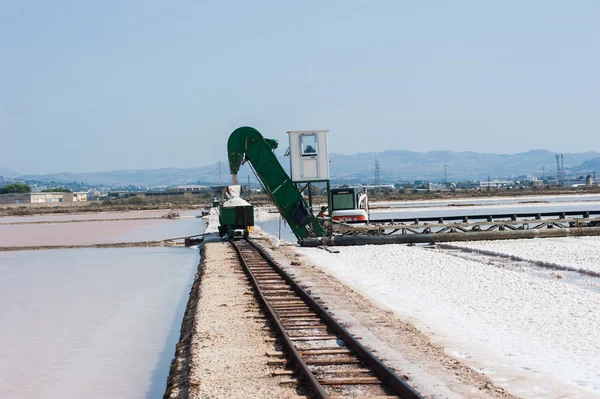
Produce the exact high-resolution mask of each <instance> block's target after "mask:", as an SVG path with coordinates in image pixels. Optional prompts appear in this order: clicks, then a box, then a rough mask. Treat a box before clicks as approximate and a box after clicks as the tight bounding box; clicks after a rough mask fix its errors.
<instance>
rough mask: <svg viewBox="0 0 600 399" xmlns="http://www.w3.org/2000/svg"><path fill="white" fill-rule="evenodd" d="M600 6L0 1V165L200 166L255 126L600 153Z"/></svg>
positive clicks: (458, 147)
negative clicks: (235, 132) (237, 134)
mask: <svg viewBox="0 0 600 399" xmlns="http://www.w3.org/2000/svg"><path fill="white" fill-rule="evenodd" d="M598 21H600V2H598V1H573V2H565V1H552V0H543V1H537V0H530V1H502V2H499V1H495V2H492V1H479V0H478V1H460V0H457V1H451V2H450V1H441V0H440V1H429V2H412V1H411V2H409V1H399V0H396V1H383V0H382V1H353V0H343V1H326V2H324V1H281V0H278V1H260V0H253V1H200V0H189V1H185V0H181V1H173V2H166V1H154V0H143V1H142V0H128V1H121V0H105V1H79V0H73V1H66V0H54V1H43V0H38V1H29V0H19V1H3V2H0V55H1V60H2V61H1V62H0V148H1V149H2V151H1V153H0V154H1V155H0V165H2V166H5V167H9V168H11V169H13V170H16V171H18V172H20V173H52V172H66V171H70V172H90V171H104V170H115V169H144V168H161V167H194V166H203V165H207V164H212V163H216V162H217V161H218V160H226V159H227V153H226V142H227V138H228V137H229V134H230V133H231V132H232V131H233V130H234V129H235V128H237V127H239V126H244V125H248V126H253V127H255V128H256V129H258V130H259V131H260V132H261V133H263V135H264V136H265V137H269V138H276V139H279V140H280V141H281V142H282V144H281V147H282V148H283V149H285V148H287V135H286V134H285V132H286V131H288V130H303V129H329V130H330V133H329V150H330V152H335V153H344V154H353V153H359V152H372V151H384V150H399V149H403V150H411V151H423V152H424V151H433V150H451V151H478V152H495V153H518V152H524V151H528V150H532V149H549V150H551V151H557V152H583V151H592V150H595V151H599V150H600V129H599V125H600V23H598Z"/></svg>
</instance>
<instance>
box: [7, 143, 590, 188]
mask: <svg viewBox="0 0 600 399" xmlns="http://www.w3.org/2000/svg"><path fill="white" fill-rule="evenodd" d="M554 155H555V154H554V153H553V152H550V151H547V150H534V151H528V152H523V153H519V154H485V153H477V152H453V151H431V152H425V153H422V152H413V151H402V150H397V151H383V152H370V153H360V154H354V155H343V154H330V156H329V158H330V172H331V179H332V180H333V181H334V182H335V181H337V182H344V181H347V182H355V181H356V182H358V181H360V182H365V183H369V182H372V181H373V180H374V171H375V159H376V158H377V160H378V161H379V165H380V176H381V180H382V181H383V182H397V181H412V180H441V179H443V178H444V169H446V173H447V176H448V180H477V179H485V178H487V176H488V175H489V176H491V177H492V178H502V177H511V176H522V175H538V176H541V174H542V173H544V174H545V175H546V176H553V175H555V174H556V161H555V158H554ZM278 158H279V161H280V162H281V164H282V165H283V167H284V168H285V169H286V170H287V171H288V172H289V159H288V158H287V157H283V156H279V157H278ZM444 165H446V166H444ZM564 165H565V169H566V170H567V172H571V173H573V174H586V173H590V172H592V171H593V170H598V172H599V173H600V153H598V152H593V151H592V152H584V153H570V154H567V153H565V154H564ZM542 171H543V172H542ZM248 175H250V176H251V177H252V178H251V180H252V181H255V179H254V176H253V173H252V171H251V170H250V168H249V167H248V166H247V165H245V166H242V168H241V169H240V172H239V173H238V176H239V178H240V180H241V181H242V182H244V181H246V178H247V176H248ZM0 176H5V177H17V176H18V178H19V179H23V180H38V181H55V182H73V181H77V182H84V183H87V184H92V185H107V186H128V185H133V186H161V185H177V184H185V183H190V182H197V181H201V182H208V183H215V184H216V183H219V168H218V166H217V164H212V165H206V166H201V167H197V168H163V169H140V170H116V171H108V172H91V173H72V172H65V173H52V174H45V175H36V174H30V175H20V176H19V175H18V174H17V173H16V172H14V171H12V170H10V169H8V168H6V167H0ZM220 180H221V182H223V183H225V184H226V183H228V182H229V181H230V177H229V166H228V164H227V162H222V163H221V179H220Z"/></svg>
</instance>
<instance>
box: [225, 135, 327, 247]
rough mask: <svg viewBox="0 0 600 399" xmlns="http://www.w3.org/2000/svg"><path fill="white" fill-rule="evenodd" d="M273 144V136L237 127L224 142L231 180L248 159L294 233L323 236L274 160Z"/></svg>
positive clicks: (321, 228)
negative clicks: (269, 136)
mask: <svg viewBox="0 0 600 399" xmlns="http://www.w3.org/2000/svg"><path fill="white" fill-rule="evenodd" d="M276 148H277V141H276V140H271V139H265V138H264V137H263V136H262V135H261V134H260V133H259V132H258V130H256V129H254V128H252V127H248V126H244V127H240V128H238V129H236V130H235V131H234V132H233V133H231V136H229V141H228V142H227V152H228V156H229V169H230V171H231V175H232V176H233V179H234V182H235V181H236V180H237V173H238V171H239V169H240V166H241V165H242V163H244V162H246V161H249V162H250V164H251V165H252V167H253V168H254V171H255V173H256V176H257V177H258V179H260V181H261V183H262V185H263V188H264V189H265V191H266V192H267V194H268V195H269V196H270V197H271V199H272V200H273V202H274V203H275V205H276V206H277V209H279V213H280V214H281V216H283V218H284V219H285V220H286V221H287V223H288V225H289V226H290V228H291V229H292V231H293V232H294V234H295V235H296V237H297V238H298V239H299V240H300V239H303V238H307V237H322V236H323V227H322V226H321V224H320V223H319V221H318V219H317V218H316V217H315V216H314V215H313V214H312V210H311V209H310V208H309V207H308V204H307V203H306V200H305V199H304V197H303V196H302V194H301V193H300V191H298V188H297V187H296V185H295V184H294V183H293V182H292V179H291V178H290V177H289V176H288V174H287V173H286V172H285V170H284V169H283V167H282V166H281V164H280V163H279V161H278V160H277V157H276V156H275V154H274V153H273V151H274V150H275V149H276Z"/></svg>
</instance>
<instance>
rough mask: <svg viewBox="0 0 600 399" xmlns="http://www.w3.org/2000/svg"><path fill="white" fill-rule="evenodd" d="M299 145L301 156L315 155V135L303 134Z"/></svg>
mask: <svg viewBox="0 0 600 399" xmlns="http://www.w3.org/2000/svg"><path fill="white" fill-rule="evenodd" d="M300 144H301V145H302V156H314V155H317V135H315V134H303V135H302V136H300Z"/></svg>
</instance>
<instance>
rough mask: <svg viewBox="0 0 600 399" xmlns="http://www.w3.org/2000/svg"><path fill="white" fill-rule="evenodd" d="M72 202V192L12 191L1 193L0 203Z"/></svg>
mask: <svg viewBox="0 0 600 399" xmlns="http://www.w3.org/2000/svg"><path fill="white" fill-rule="evenodd" d="M61 202H73V193H49V192H46V193H44V192H39V193H13V194H1V195H0V204H51V203H61Z"/></svg>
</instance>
